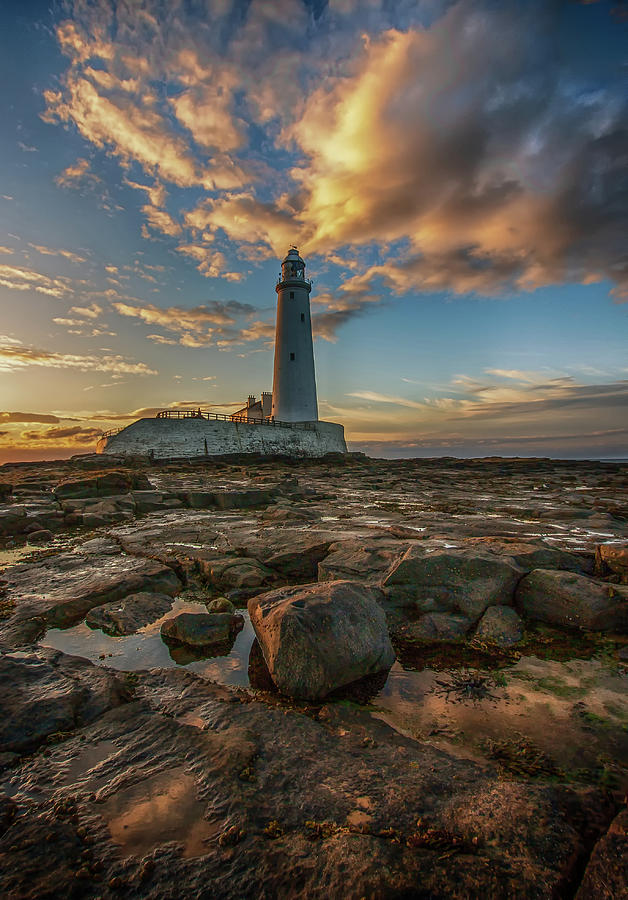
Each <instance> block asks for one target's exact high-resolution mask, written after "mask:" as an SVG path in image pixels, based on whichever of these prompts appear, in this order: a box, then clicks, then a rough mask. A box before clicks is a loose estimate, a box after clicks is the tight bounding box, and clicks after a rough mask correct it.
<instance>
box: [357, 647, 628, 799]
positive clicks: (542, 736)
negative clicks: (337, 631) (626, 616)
mask: <svg viewBox="0 0 628 900" xmlns="http://www.w3.org/2000/svg"><path fill="white" fill-rule="evenodd" d="M469 677H470V678H471V681H474V680H475V681H477V682H478V683H480V682H482V683H484V682H486V684H485V685H484V687H486V690H482V691H479V692H478V691H476V690H469V691H468V692H467V691H466V689H465V684H466V681H465V679H466V680H467V681H469ZM471 681H469V684H470V683H471ZM463 682H464V683H463ZM474 683H475V682H474ZM627 686H628V677H627V674H626V672H625V671H624V672H623V673H622V672H621V671H613V670H612V669H610V668H606V667H605V666H604V665H603V664H602V663H601V662H600V661H599V660H595V659H593V660H571V661H569V662H559V661H556V660H544V659H537V658H536V657H522V658H521V659H520V660H518V662H517V663H515V664H514V665H511V666H508V667H507V668H503V669H501V670H500V671H499V673H493V674H491V673H487V672H483V673H478V672H477V671H476V672H475V673H474V672H472V671H467V672H463V671H461V670H459V669H452V670H450V671H449V672H446V671H443V670H440V671H435V670H433V669H423V670H422V671H419V672H417V671H408V670H405V669H403V668H402V667H401V666H400V665H399V663H398V662H397V663H395V665H394V666H393V667H392V669H391V672H390V676H389V678H388V681H387V682H386V685H385V687H384V689H383V691H382V692H381V693H380V694H379V696H378V697H377V698H376V699H375V701H374V704H373V715H374V716H375V717H376V718H378V719H382V720H383V721H385V722H387V723H388V724H389V725H391V726H392V727H393V728H395V729H396V730H397V731H399V732H401V733H403V734H406V735H408V736H411V737H414V738H417V739H418V740H423V741H428V742H430V743H433V744H435V745H436V746H439V747H440V748H442V749H444V750H447V751H448V752H451V753H454V754H456V755H463V756H469V755H471V756H474V757H475V758H476V759H482V758H487V747H490V743H491V742H495V741H500V742H503V741H507V742H511V743H512V744H513V745H514V744H516V742H517V741H519V740H520V736H521V735H522V734H523V735H525V736H526V739H528V740H529V741H530V742H532V744H534V745H535V746H536V747H538V748H539V750H540V751H542V752H543V753H545V754H547V755H548V756H549V757H551V758H552V759H553V760H554V762H555V763H556V764H557V765H558V766H560V767H561V768H562V769H564V770H566V771H571V772H576V771H578V770H586V771H588V772H589V774H593V775H595V773H599V772H600V771H601V767H602V768H603V767H604V766H605V765H608V766H610V767H611V768H613V770H614V777H615V778H616V779H617V783H618V785H620V786H621V785H624V786H625V787H628V768H625V767H624V765H623V763H622V761H623V760H628V730H627V728H626V726H627V725H628V691H627V690H626V688H627ZM467 693H468V696H467ZM482 695H483V696H482ZM488 755H489V756H490V753H489V754H488ZM605 761H606V762H605ZM596 777H597V776H596ZM594 780H595V779H594Z"/></svg>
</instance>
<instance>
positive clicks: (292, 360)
mask: <svg viewBox="0 0 628 900" xmlns="http://www.w3.org/2000/svg"><path fill="white" fill-rule="evenodd" d="M290 362H294V353H291V354H290Z"/></svg>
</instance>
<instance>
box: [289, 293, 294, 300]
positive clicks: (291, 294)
mask: <svg viewBox="0 0 628 900" xmlns="http://www.w3.org/2000/svg"><path fill="white" fill-rule="evenodd" d="M290 299H291V300H294V291H290Z"/></svg>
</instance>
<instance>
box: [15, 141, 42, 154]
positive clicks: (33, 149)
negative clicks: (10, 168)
mask: <svg viewBox="0 0 628 900" xmlns="http://www.w3.org/2000/svg"><path fill="white" fill-rule="evenodd" d="M17 145H18V147H19V148H20V150H22V151H23V152H24V153H37V152H38V148H37V147H32V146H31V145H30V144H24V143H23V142H22V141H18V142H17Z"/></svg>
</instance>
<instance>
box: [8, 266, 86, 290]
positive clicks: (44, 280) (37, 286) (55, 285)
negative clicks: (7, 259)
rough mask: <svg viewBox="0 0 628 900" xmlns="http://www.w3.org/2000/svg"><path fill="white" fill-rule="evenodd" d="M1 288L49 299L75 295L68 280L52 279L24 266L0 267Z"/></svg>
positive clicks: (59, 277) (61, 278)
mask: <svg viewBox="0 0 628 900" xmlns="http://www.w3.org/2000/svg"><path fill="white" fill-rule="evenodd" d="M0 286H2V287H6V288H9V289H10V290H13V291H37V293H39V294H47V295H48V296H49V297H65V296H68V295H70V294H72V293H73V288H72V286H71V283H70V280H69V279H68V278H64V277H62V276H57V277H56V278H51V277H50V276H48V275H44V274H42V273H41V272H36V271H35V270H34V269H29V268H26V267H24V266H3V265H0Z"/></svg>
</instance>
